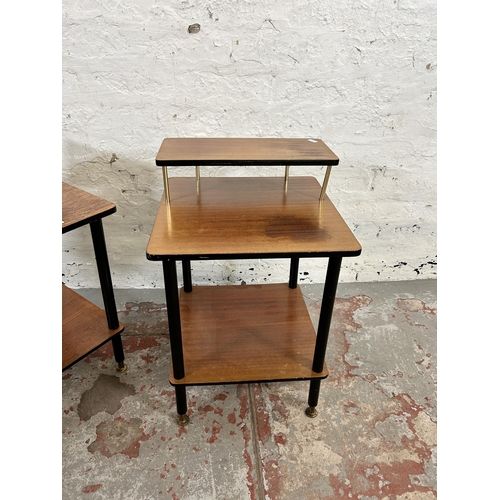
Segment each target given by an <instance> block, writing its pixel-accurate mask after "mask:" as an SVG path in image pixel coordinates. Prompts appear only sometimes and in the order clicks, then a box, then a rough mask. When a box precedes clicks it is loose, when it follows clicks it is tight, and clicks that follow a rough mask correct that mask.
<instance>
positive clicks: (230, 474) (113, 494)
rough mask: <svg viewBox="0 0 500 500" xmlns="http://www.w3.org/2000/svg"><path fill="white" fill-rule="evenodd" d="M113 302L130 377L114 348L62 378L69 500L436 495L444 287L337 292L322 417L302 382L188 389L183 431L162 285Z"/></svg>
mask: <svg viewBox="0 0 500 500" xmlns="http://www.w3.org/2000/svg"><path fill="white" fill-rule="evenodd" d="M301 288H302V292H303V294H304V296H305V298H306V303H307V305H308V308H309V311H310V314H311V317H312V320H313V323H314V324H315V325H317V321H318V316H319V308H320V303H321V302H320V301H321V294H322V285H303V286H302V287H301ZM99 293H100V292H99V291H95V290H87V291H84V292H83V293H82V294H83V295H85V296H87V297H88V298H90V299H93V300H94V301H95V302H96V303H98V304H99V303H100V300H101V299H100V296H99ZM116 300H117V306H118V309H119V317H120V320H121V321H122V322H123V323H124V324H125V332H124V333H123V342H124V347H125V356H126V363H127V365H128V370H127V371H126V372H125V373H118V372H116V371H115V364H114V359H113V356H112V349H111V346H110V345H106V346H104V347H102V348H100V349H98V350H97V351H95V352H94V353H92V354H91V355H89V356H87V357H86V358H84V359H83V360H81V361H80V362H79V363H77V364H76V365H74V366H73V367H72V368H70V369H69V370H67V371H65V372H63V374H62V409H63V413H62V415H63V418H62V424H63V425H62V427H63V438H62V446H63V449H62V465H63V468H62V498H63V499H65V500H66V499H67V500H73V499H89V500H91V499H154V498H172V499H181V500H188V499H189V500H195V499H196V500H205V499H221V500H222V499H224V500H229V499H234V500H243V499H273V500H274V499H283V500H295V499H297V500H299V499H300V500H304V499H311V500H312V499H320V498H321V499H357V500H379V499H381V500H431V499H434V498H436V496H437V494H436V487H437V480H436V467H437V464H436V425H437V420H436V410H437V405H436V323H437V321H436V281H434V280H432V281H427V280H417V281H411V282H391V283H356V284H340V285H339V288H338V293H337V300H336V303H335V310H334V314H333V319H332V328H331V333H330V340H329V344H328V350H327V360H326V361H327V366H328V368H329V370H330V375H329V377H328V378H327V379H326V380H325V381H323V382H322V384H321V392H320V399H319V405H318V410H319V416H318V417H317V418H315V419H310V418H308V417H307V416H306V415H305V414H304V410H305V408H306V407H307V395H308V387H309V384H308V382H286V383H283V382H282V383H269V384H250V385H248V384H240V385H224V386H208V387H192V388H188V392H187V395H188V408H189V411H188V414H189V416H190V423H189V424H188V425H187V426H186V427H179V426H178V425H177V423H176V409H175V401H174V390H173V388H172V387H171V386H170V384H169V383H168V373H169V366H170V350H169V349H170V348H169V336H168V324H167V319H166V314H165V313H166V309H165V304H164V295H163V290H142V291H141V290H117V291H116ZM101 304H102V302H101Z"/></svg>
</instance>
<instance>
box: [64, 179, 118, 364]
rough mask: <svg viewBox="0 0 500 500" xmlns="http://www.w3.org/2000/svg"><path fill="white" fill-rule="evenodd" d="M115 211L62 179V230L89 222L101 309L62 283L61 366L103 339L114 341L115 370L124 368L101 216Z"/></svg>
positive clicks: (102, 201) (65, 230) (81, 354)
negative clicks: (97, 274) (99, 287)
mask: <svg viewBox="0 0 500 500" xmlns="http://www.w3.org/2000/svg"><path fill="white" fill-rule="evenodd" d="M114 212H116V205H114V204H113V203H111V202H109V201H106V200H104V199H102V198H99V197H98V196H95V195H93V194H90V193H87V192H86V191H83V190H81V189H78V188H76V187H74V186H71V185H69V184H67V183H65V182H63V183H62V234H64V233H67V232H68V231H71V230H73V229H76V228H78V227H81V226H84V225H86V224H88V225H89V226H90V232H91V235H92V243H93V245H94V253H95V258H96V264H97V270H98V273H99V281H100V284H101V291H102V298H103V301H104V311H103V310H102V309H101V308H99V307H97V306H96V305H95V304H93V303H92V302H90V301H89V300H87V299H85V298H84V297H82V296H81V295H79V294H78V293H76V292H75V291H73V290H71V289H70V288H68V287H67V286H66V285H64V284H63V285H62V369H63V371H64V370H66V369H67V368H69V367H70V366H72V365H73V364H75V363H76V362H77V361H79V360H80V359H82V358H83V357H84V356H86V355H87V354H89V353H91V352H92V351H94V350H96V349H97V348H98V347H100V346H102V345H103V344H105V343H106V342H108V341H110V340H111V342H112V344H113V352H114V356H115V360H116V362H117V368H116V369H117V371H119V372H124V371H125V370H126V369H127V365H126V364H125V362H124V361H125V355H124V352H123V345H122V339H121V332H122V331H123V330H124V326H123V324H122V323H120V322H119V321H118V313H117V311H116V302H115V296H114V293H113V284H112V281H111V273H110V270H109V261H108V254H107V251H106V241H105V239H104V230H103V225H102V218H103V217H106V216H107V215H110V214H112V213H114Z"/></svg>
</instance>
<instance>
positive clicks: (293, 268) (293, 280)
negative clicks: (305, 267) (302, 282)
mask: <svg viewBox="0 0 500 500" xmlns="http://www.w3.org/2000/svg"><path fill="white" fill-rule="evenodd" d="M298 278H299V258H298V257H292V259H291V261H290V279H289V281H288V286H289V287H290V288H297V280H298Z"/></svg>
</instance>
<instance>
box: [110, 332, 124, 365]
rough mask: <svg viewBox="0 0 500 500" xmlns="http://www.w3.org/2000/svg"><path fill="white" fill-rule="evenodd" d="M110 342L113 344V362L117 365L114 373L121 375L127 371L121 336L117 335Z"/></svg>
mask: <svg viewBox="0 0 500 500" xmlns="http://www.w3.org/2000/svg"><path fill="white" fill-rule="evenodd" d="M111 342H112V344H113V352H114V354H115V360H116V362H117V363H118V366H117V367H116V371H117V372H121V373H123V372H125V371H127V365H126V364H125V353H124V352H123V344H122V337H121V335H120V334H119V333H117V334H116V335H115V336H114V337H111Z"/></svg>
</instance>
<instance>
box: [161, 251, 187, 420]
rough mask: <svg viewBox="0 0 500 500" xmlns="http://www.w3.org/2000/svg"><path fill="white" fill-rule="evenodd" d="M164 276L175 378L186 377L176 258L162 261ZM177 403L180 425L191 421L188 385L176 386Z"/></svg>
mask: <svg viewBox="0 0 500 500" xmlns="http://www.w3.org/2000/svg"><path fill="white" fill-rule="evenodd" d="M162 264H163V278H164V280H165V296H166V300H167V315H168V328H169V331H170V349H171V352H172V367H173V372H174V378H175V379H177V380H180V379H182V378H184V375H185V371H184V353H183V349H182V331H181V314H180V307H179V289H178V285H177V267H176V263H175V260H174V259H167V260H164V261H162ZM175 399H176V404H177V413H178V415H179V416H178V418H177V421H178V423H179V424H180V425H185V424H186V423H188V422H189V418H188V416H187V415H186V413H187V404H186V386H185V385H176V386H175Z"/></svg>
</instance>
